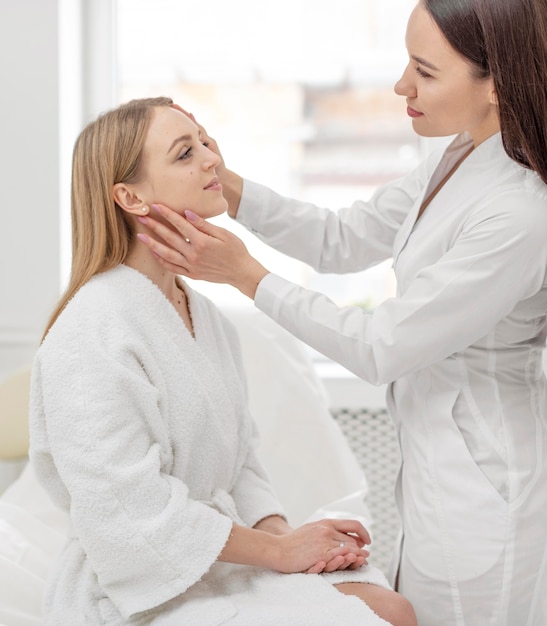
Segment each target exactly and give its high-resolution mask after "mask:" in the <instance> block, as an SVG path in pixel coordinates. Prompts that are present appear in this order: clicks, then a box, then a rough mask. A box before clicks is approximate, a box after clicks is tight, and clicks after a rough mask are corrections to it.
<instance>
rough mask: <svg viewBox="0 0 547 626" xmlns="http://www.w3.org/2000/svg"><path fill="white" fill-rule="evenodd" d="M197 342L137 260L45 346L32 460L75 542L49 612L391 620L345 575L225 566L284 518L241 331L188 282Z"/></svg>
mask: <svg viewBox="0 0 547 626" xmlns="http://www.w3.org/2000/svg"><path fill="white" fill-rule="evenodd" d="M188 293H189V301H190V310H191V315H192V319H193V324H194V333H195V338H194V337H192V335H191V334H190V333H189V332H188V330H187V328H186V326H185V325H184V323H183V321H182V319H181V318H180V317H179V315H178V314H177V312H176V310H175V309H174V307H173V306H172V305H171V303H170V302H169V301H168V300H167V298H166V297H165V296H164V294H163V292H161V290H160V289H159V288H158V287H157V286H156V285H155V284H154V283H152V282H151V281H150V280H149V279H148V278H146V277H145V276H144V275H142V274H140V273H139V272H137V271H136V270H133V269H131V268H128V267H126V266H123V265H121V266H118V267H117V268H115V269H114V270H111V271H108V272H105V273H103V274H100V275H98V276H96V277H94V278H93V279H92V280H90V281H89V282H88V283H87V284H86V285H84V286H83V287H82V288H81V289H80V290H79V292H78V293H77V294H76V295H75V296H74V298H73V299H72V300H71V301H70V303H69V304H68V306H67V307H66V309H65V310H64V311H63V313H62V314H61V316H60V317H59V319H58V320H57V321H56V323H55V324H54V326H53V327H52V329H51V330H50V332H49V333H48V335H47V337H46V339H45V340H44V342H43V343H42V345H41V347H40V348H39V350H38V352H37V355H36V357H35V361H34V364H33V372H32V382H31V408H30V428H31V447H30V457H31V460H32V462H33V463H34V466H35V468H36V472H37V474H38V476H39V478H40V480H41V481H42V483H43V484H44V486H45V487H46V488H47V490H48V492H49V493H50V495H51V496H52V498H53V499H54V501H55V502H56V503H57V504H58V505H59V506H60V507H61V508H63V509H65V510H68V511H69V513H70V519H71V524H72V531H71V538H70V540H69V541H68V544H67V545H66V547H65V549H64V550H63V552H62V554H61V556H60V557H59V559H58V561H57V563H56V566H55V567H54V573H53V575H52V576H51V581H50V584H49V586H48V590H47V592H46V600H45V609H44V612H45V624H46V625H51V626H53V625H55V626H60V625H62V626H68V625H69V624H70V626H79V625H84V624H86V625H87V624H92V625H93V626H96V625H98V624H108V625H115V624H116V625H117V624H138V625H144V624H154V625H156V624H157V625H163V624H165V625H168V624H173V625H177V626H181V625H182V624H184V625H195V626H215V625H217V624H230V625H232V624H233V625H238V626H247V625H248V626H257V625H258V624H260V625H267V624H272V625H274V624H275V625H276V626H279V624H283V626H291V625H294V626H305V625H306V624H310V625H312V624H313V625H314V626H320V625H325V626H332V625H333V624H337V623H344V624H356V625H357V624H358V625H359V626H363V625H369V624H370V625H371V626H375V625H377V624H378V625H379V624H385V622H384V621H383V620H381V619H380V618H379V617H378V616H377V615H375V614H374V613H373V612H372V611H371V610H370V609H369V607H368V606H367V605H366V604H364V603H363V602H361V601H360V600H358V599H357V598H354V597H348V596H345V595H343V594H341V593H339V592H338V591H337V590H336V589H335V588H334V587H333V586H332V584H330V582H328V581H331V582H336V581H341V580H344V579H346V580H348V581H349V580H364V581H366V580H368V581H373V582H377V583H379V584H383V585H384V586H387V582H386V581H385V579H384V578H383V575H382V574H381V573H380V572H379V571H378V570H375V569H374V568H372V567H365V568H361V570H360V571H357V572H347V573H342V572H341V573H337V572H335V573H333V574H327V575H325V576H320V575H306V574H294V575H284V574H280V573H277V572H272V571H269V570H262V569H259V568H255V567H245V566H238V565H233V564H227V563H221V562H217V557H218V555H219V553H220V552H221V550H222V548H223V547H224V545H225V543H226V541H227V539H228V537H229V534H230V531H231V528H232V524H233V523H234V522H235V523H237V524H241V525H246V526H253V525H254V524H256V523H257V522H258V521H259V520H260V519H262V518H264V517H265V516H268V515H272V514H279V515H283V508H282V506H281V505H280V503H279V502H278V500H277V498H276V497H275V495H274V493H273V492H272V489H271V487H270V485H269V482H268V480H267V477H266V476H265V474H264V472H263V470H262V468H261V466H260V464H259V462H258V460H257V458H256V456H255V437H256V432H255V429H254V426H253V422H252V420H251V419H250V416H249V414H248V410H247V408H246V389H245V379H244V374H243V371H242V362H241V357H240V353H239V344H238V340H237V335H236V332H235V330H234V328H233V327H232V325H231V324H230V323H229V322H228V321H227V320H226V319H225V318H224V317H223V316H222V314H221V313H220V312H219V311H218V310H217V309H216V308H215V307H214V306H213V305H212V303H211V302H210V301H209V300H207V299H206V298H205V297H204V296H201V295H200V294H198V293H195V292H192V291H191V290H188Z"/></svg>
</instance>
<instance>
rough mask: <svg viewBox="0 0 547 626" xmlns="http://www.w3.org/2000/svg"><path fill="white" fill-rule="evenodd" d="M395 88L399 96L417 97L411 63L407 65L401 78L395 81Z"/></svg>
mask: <svg viewBox="0 0 547 626" xmlns="http://www.w3.org/2000/svg"><path fill="white" fill-rule="evenodd" d="M393 89H394V91H395V93H396V94H397V95H398V96H405V97H406V98H415V97H416V83H415V81H414V80H413V75H412V68H411V67H410V65H407V66H406V68H405V71H404V72H403V74H402V76H401V78H399V80H398V81H397V82H396V83H395V85H394V87H393Z"/></svg>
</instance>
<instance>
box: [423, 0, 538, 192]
mask: <svg viewBox="0 0 547 626" xmlns="http://www.w3.org/2000/svg"><path fill="white" fill-rule="evenodd" d="M422 3H423V6H424V7H425V9H426V10H427V11H428V12H429V14H430V15H431V17H432V18H433V19H434V20H435V22H436V24H437V26H438V27H439V28H440V29H441V31H442V33H443V34H444V36H445V37H446V39H447V40H448V42H449V43H450V44H451V45H452V47H453V48H454V49H455V50H456V51H457V52H459V53H460V54H461V55H462V56H463V57H465V58H466V59H467V60H468V61H469V63H470V65H471V67H472V68H473V73H474V75H475V76H476V77H477V78H478V79H481V78H488V77H492V80H493V83H494V87H495V89H496V94H497V98H498V105H499V117H500V125H501V135H502V140H503V145H504V147H505V150H506V152H507V154H508V155H509V156H510V157H511V158H512V159H514V160H515V161H517V163H520V164H521V165H523V166H525V167H527V168H530V169H532V170H534V171H535V172H537V174H538V175H539V176H540V177H541V178H542V180H543V181H544V182H545V183H547V0H422Z"/></svg>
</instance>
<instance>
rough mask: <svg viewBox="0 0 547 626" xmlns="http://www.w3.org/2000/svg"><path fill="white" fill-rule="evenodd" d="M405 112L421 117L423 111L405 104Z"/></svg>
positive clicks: (411, 115)
mask: <svg viewBox="0 0 547 626" xmlns="http://www.w3.org/2000/svg"><path fill="white" fill-rule="evenodd" d="M406 112H407V114H408V115H409V116H410V117H422V116H423V113H421V112H420V111H416V109H413V108H412V107H409V106H407V107H406Z"/></svg>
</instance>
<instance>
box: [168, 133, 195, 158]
mask: <svg viewBox="0 0 547 626" xmlns="http://www.w3.org/2000/svg"><path fill="white" fill-rule="evenodd" d="M191 139H192V136H191V135H183V136H182V137H177V138H176V139H175V140H174V141H173V143H172V144H171V145H170V146H169V150H167V154H169V153H170V152H171V150H172V149H173V148H174V147H175V146H176V145H177V144H178V143H181V142H183V141H190V140H191Z"/></svg>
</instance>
